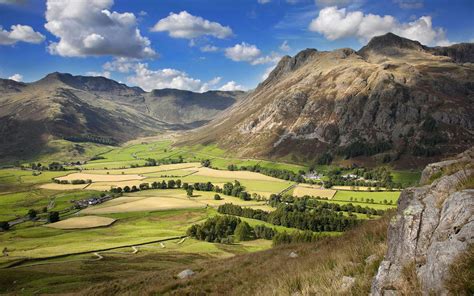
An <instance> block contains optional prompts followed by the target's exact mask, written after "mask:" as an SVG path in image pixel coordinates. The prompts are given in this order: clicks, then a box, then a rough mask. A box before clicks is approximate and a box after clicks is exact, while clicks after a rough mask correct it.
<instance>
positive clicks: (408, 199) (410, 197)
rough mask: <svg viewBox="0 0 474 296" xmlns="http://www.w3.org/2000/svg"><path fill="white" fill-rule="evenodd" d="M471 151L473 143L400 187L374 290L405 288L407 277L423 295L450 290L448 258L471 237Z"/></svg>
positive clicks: (473, 199) (473, 223) (473, 232)
mask: <svg viewBox="0 0 474 296" xmlns="http://www.w3.org/2000/svg"><path fill="white" fill-rule="evenodd" d="M473 153H474V148H473V149H470V150H469V151H466V152H465V153H463V154H461V155H459V156H458V157H457V158H456V159H455V160H451V161H445V162H441V163H437V164H433V165H430V166H428V167H427V168H426V169H425V171H424V172H423V178H424V179H425V180H430V179H433V178H436V177H438V178H437V179H436V180H434V181H433V182H432V184H430V185H425V186H422V187H417V188H409V189H406V190H404V191H403V192H402V194H401V196H400V199H399V202H398V210H397V215H396V216H395V217H394V218H393V220H392V221H391V223H390V226H389V229H388V251H387V254H386V256H385V258H384V260H383V261H382V262H381V264H380V266H379V270H378V273H377V275H376V276H375V278H374V281H373V284H372V295H399V294H403V293H406V292H407V289H410V288H409V284H407V282H412V283H413V282H416V283H417V285H419V289H421V292H422V294H424V295H447V294H448V291H447V290H446V287H445V281H446V280H447V278H448V276H449V268H450V266H451V264H452V262H453V261H454V260H455V259H456V257H457V256H459V255H460V254H461V253H463V252H464V251H466V250H467V248H468V246H469V245H470V244H472V243H474V218H473V217H474V189H473V188H472V185H469V184H472V178H473V177H474V159H473V157H472V156H473ZM440 172H441V173H440ZM469 187H471V188H469ZM410 276H412V277H415V278H410ZM412 292H415V291H412Z"/></svg>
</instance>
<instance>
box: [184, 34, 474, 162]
mask: <svg viewBox="0 0 474 296" xmlns="http://www.w3.org/2000/svg"><path fill="white" fill-rule="evenodd" d="M471 52H474V47H473V46H471V45H469V44H467V45H459V46H452V47H449V48H435V49H432V48H428V47H426V46H423V45H421V44H420V43H419V42H416V41H412V40H409V39H405V38H401V37H399V36H396V35H394V34H387V35H384V36H380V37H375V38H373V39H372V40H371V41H370V42H369V43H368V44H367V45H366V46H364V47H363V48H362V49H361V50H359V51H354V50H352V49H347V48H346V49H339V50H334V51H330V52H323V51H318V50H315V49H306V50H303V51H301V52H300V53H298V54H297V55H296V56H294V57H289V56H286V57H284V58H282V60H281V61H280V62H279V64H278V65H277V66H276V68H275V69H274V70H273V72H272V73H271V74H270V75H269V77H268V78H267V79H266V80H265V81H264V82H262V83H261V84H260V85H259V86H258V87H257V88H256V89H255V90H254V91H253V92H252V93H250V94H249V95H248V96H247V97H246V98H245V99H244V100H242V101H241V102H240V103H238V104H236V105H235V106H234V107H233V108H231V109H229V112H226V113H225V114H223V115H222V116H221V117H218V118H216V119H215V120H214V121H213V122H212V123H211V124H210V125H209V126H207V127H206V128H203V129H202V130H200V131H198V132H197V133H196V134H195V135H194V136H192V137H187V140H188V141H192V140H194V141H195V142H216V143H218V144H220V145H221V146H223V147H225V148H228V149H231V150H234V151H235V152H236V153H238V154H240V155H242V156H244V155H246V156H249V155H250V156H252V155H253V156H263V157H272V156H275V157H282V156H287V155H289V154H292V155H295V156H298V157H300V159H301V160H303V161H307V160H310V159H315V158H317V157H318V156H319V155H321V154H322V153H325V152H330V153H332V154H333V156H336V155H335V154H338V155H341V156H343V157H347V158H354V157H357V156H373V155H377V154H378V156H377V157H379V158H380V159H383V158H384V159H385V160H386V161H394V160H398V159H399V158H400V156H403V155H409V156H411V157H414V158H416V157H420V158H424V157H431V156H434V155H443V154H444V155H446V154H450V155H455V154H456V153H459V152H461V151H463V150H465V149H467V148H468V147H470V146H471V145H472V143H473V142H474V132H473V131H474V115H473V114H474V107H473V106H474V104H473V102H474V101H473V100H474V80H473V77H474V66H473V65H472V63H464V62H466V61H470V60H471V57H472V54H471ZM384 154H386V155H384ZM425 160H426V162H425V163H424V165H426V163H430V162H433V159H425ZM412 162H413V159H411V160H409V161H405V164H407V163H412Z"/></svg>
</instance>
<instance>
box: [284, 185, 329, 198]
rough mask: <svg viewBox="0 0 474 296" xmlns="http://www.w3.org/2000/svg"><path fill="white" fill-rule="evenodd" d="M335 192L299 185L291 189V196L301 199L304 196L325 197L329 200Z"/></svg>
mask: <svg viewBox="0 0 474 296" xmlns="http://www.w3.org/2000/svg"><path fill="white" fill-rule="evenodd" d="M336 192H337V191H336V190H332V189H324V188H321V187H319V186H314V185H307V184H299V185H298V186H296V187H295V188H294V189H293V195H294V196H298V197H303V196H305V195H308V196H313V197H317V196H319V197H323V198H324V197H325V198H328V199H331V198H333V197H334V195H335V194H336Z"/></svg>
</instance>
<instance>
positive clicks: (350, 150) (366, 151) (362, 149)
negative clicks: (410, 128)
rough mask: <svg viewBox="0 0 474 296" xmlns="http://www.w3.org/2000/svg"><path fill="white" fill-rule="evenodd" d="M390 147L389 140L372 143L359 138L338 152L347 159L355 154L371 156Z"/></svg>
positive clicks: (355, 155)
mask: <svg viewBox="0 0 474 296" xmlns="http://www.w3.org/2000/svg"><path fill="white" fill-rule="evenodd" d="M390 149H392V143H391V142H387V141H377V142H375V143H373V144H372V143H369V142H367V141H365V140H359V141H355V142H353V143H351V144H350V145H348V146H346V147H344V148H342V149H339V150H338V154H340V155H342V156H344V157H345V158H346V159H349V158H353V157H357V156H372V155H375V154H378V153H382V152H384V151H387V150H390Z"/></svg>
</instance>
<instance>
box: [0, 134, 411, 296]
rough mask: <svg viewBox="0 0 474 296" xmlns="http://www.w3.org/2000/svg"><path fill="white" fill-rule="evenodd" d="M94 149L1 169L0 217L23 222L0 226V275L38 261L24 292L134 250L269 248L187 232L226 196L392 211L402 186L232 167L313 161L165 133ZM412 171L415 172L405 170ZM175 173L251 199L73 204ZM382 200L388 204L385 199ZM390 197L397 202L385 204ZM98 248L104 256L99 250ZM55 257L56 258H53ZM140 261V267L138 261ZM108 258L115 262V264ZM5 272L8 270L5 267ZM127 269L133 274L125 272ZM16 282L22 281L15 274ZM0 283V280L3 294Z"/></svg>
mask: <svg viewBox="0 0 474 296" xmlns="http://www.w3.org/2000/svg"><path fill="white" fill-rule="evenodd" d="M94 149H95V148H94ZM95 151H97V152H98V153H97V155H95V157H94V158H96V160H93V161H88V162H87V163H86V164H81V165H68V166H66V167H65V168H66V171H41V172H37V171H31V170H27V169H25V170H20V169H0V221H14V220H16V221H18V222H19V223H18V224H15V225H13V226H12V228H11V230H10V231H6V232H0V248H2V249H5V248H6V250H7V253H8V256H4V257H0V277H1V276H5V274H7V273H2V271H3V270H2V269H1V267H5V266H7V265H9V264H12V263H15V262H19V261H20V260H25V259H38V261H29V260H26V261H25V262H23V263H22V264H21V265H20V266H19V267H18V268H15V271H19V272H30V271H32V270H35V272H34V275H35V278H34V279H30V278H28V277H26V278H25V281H24V283H22V287H23V288H25V290H24V291H23V292H22V293H26V294H35V293H36V294H37V293H38V292H37V289H35V287H38V285H39V284H38V282H36V278H41V279H40V280H41V281H44V282H43V283H42V284H41V285H40V286H48V285H45V284H44V283H46V282H47V283H49V284H51V285H54V286H55V287H63V288H64V289H65V290H64V292H68V291H72V290H74V288H75V287H77V286H79V285H81V286H82V285H83V284H84V281H85V282H89V281H94V280H95V278H93V277H92V276H91V275H90V274H89V275H87V274H86V272H85V271H88V270H89V269H90V270H93V271H94V272H95V271H96V269H97V268H100V267H102V266H105V265H104V264H106V265H107V264H109V265H110V264H123V266H121V268H125V269H127V268H129V267H130V265H129V264H131V263H129V260H130V261H131V259H129V258H138V259H135V260H137V261H136V262H142V261H140V258H154V259H153V261H150V260H148V261H146V262H148V263H147V264H149V265H147V267H143V268H148V267H150V268H151V267H152V268H157V270H160V268H167V267H169V266H183V267H184V266H186V265H187V264H189V262H199V260H209V258H226V257H232V256H235V255H236V254H241V253H247V252H255V251H261V250H265V249H268V248H271V247H272V241H271V240H263V239H255V240H252V241H244V242H234V243H232V244H220V243H211V242H206V241H198V240H195V239H190V238H187V239H182V236H184V235H185V234H186V231H187V229H188V228H189V227H190V226H191V225H193V224H196V223H202V222H204V221H206V219H208V218H210V217H214V216H216V215H220V214H219V213H217V207H219V206H220V205H223V204H226V203H232V204H234V205H239V206H242V207H248V208H252V209H259V210H263V211H267V212H272V211H275V209H276V208H274V207H271V206H270V205H269V204H268V203H267V201H266V200H265V198H269V197H270V195H272V194H279V193H282V192H285V193H289V194H293V195H295V196H304V195H309V196H314V197H317V196H319V197H322V198H328V199H329V200H328V202H333V203H338V204H348V203H352V204H354V205H360V206H361V207H370V208H375V209H384V210H386V209H389V208H393V207H395V206H396V201H397V199H398V196H399V192H368V191H367V192H365V191H351V190H333V189H331V190H328V189H322V188H319V187H318V186H312V185H308V184H296V183H295V182H292V181H286V180H282V179H277V178H273V177H270V176H267V175H264V174H261V173H255V172H250V171H229V170H228V169H227V167H228V166H229V165H230V164H234V165H238V166H252V165H259V166H262V167H265V168H272V169H278V170H289V171H292V172H294V173H297V172H299V171H300V170H306V169H307V168H306V167H304V166H299V165H295V164H289V163H276V162H271V161H266V160H255V159H237V158H235V156H233V155H227V154H226V153H225V152H224V151H223V150H220V149H219V148H217V147H214V146H193V147H173V146H171V142H169V141H159V142H142V143H133V144H132V145H129V146H124V147H107V149H105V148H104V149H96V150H95ZM147 158H153V159H155V160H157V161H159V162H160V163H164V164H161V165H158V166H147V167H144V166H142V167H135V166H137V165H144V164H145V162H146V159H147ZM69 160H70V159H69ZM73 160H74V159H73ZM73 160H70V161H73ZM203 160H210V163H211V167H213V168H218V169H213V168H208V167H203V166H202V165H201V161H203ZM176 162H177V163H176ZM166 163H170V164H166ZM132 166H133V167H132ZM322 169H323V168H322ZM324 169H326V170H329V169H330V168H329V167H327V168H324ZM399 176H400V177H401V178H408V177H407V175H403V172H401V173H399ZM411 177H413V176H409V178H411ZM52 179H57V180H68V181H72V180H78V179H80V180H91V182H92V183H91V184H79V185H72V184H57V183H55V182H53V180H52ZM178 179H179V180H181V182H182V184H184V183H188V184H193V183H207V182H211V183H212V184H214V185H215V186H219V187H220V188H223V186H224V184H226V183H234V181H236V180H237V181H239V182H240V184H241V185H242V186H244V188H245V191H246V192H248V193H250V195H251V196H252V198H253V199H252V200H250V201H244V200H243V199H240V198H238V197H234V196H228V195H224V194H220V198H221V199H220V200H216V199H215V198H214V196H215V194H216V193H215V192H212V191H210V192H207V191H198V190H194V192H193V195H192V196H191V197H188V196H187V193H186V191H185V190H183V189H150V190H142V191H136V192H128V193H123V194H122V195H121V196H117V197H115V198H113V199H111V200H108V201H106V202H104V203H101V204H97V205H89V206H87V207H86V208H84V209H81V210H79V209H77V208H75V203H74V202H75V201H79V200H87V199H89V200H91V199H92V200H93V199H94V198H98V197H99V196H100V195H101V194H102V195H104V194H110V193H108V192H105V193H104V191H109V190H110V189H111V188H114V187H121V188H124V187H125V186H129V187H132V186H137V187H139V185H140V184H142V183H149V184H151V183H153V182H155V181H156V182H163V181H164V182H166V183H167V182H168V181H170V180H178ZM345 189H346V188H345ZM367 199H368V201H367ZM372 199H373V202H372ZM385 200H386V201H387V204H385V203H384V201H385ZM390 201H391V202H392V204H389V202H390ZM32 209H33V210H35V212H36V215H37V216H36V218H35V219H33V220H29V219H27V218H26V217H27V216H26V215H27V213H28V212H29V211H30V210H32ZM51 211H57V212H59V214H60V221H59V222H56V223H51V224H47V223H46V222H45V221H46V220H47V218H48V214H49V213H50V212H51ZM343 215H345V216H347V215H348V213H347V212H344V213H343ZM355 215H356V216H357V217H358V218H359V219H364V220H365V219H373V218H374V217H368V216H367V215H366V214H361V213H356V214H355ZM240 219H241V220H243V221H245V222H247V223H249V225H251V226H252V227H255V226H257V225H265V226H266V227H269V228H272V229H274V230H275V231H277V232H287V233H291V232H294V231H299V230H296V228H286V227H283V226H278V225H273V224H270V223H267V222H263V221H261V220H255V219H250V218H244V217H240ZM44 226H46V227H44ZM323 233H324V234H325V235H339V234H340V232H323ZM94 254H99V255H100V257H101V258H99V257H98V256H97V255H94ZM52 256H53V257H54V258H50V257H52ZM57 256H60V257H57ZM62 256H64V257H62ZM155 258H156V259H155ZM115 260H117V262H115ZM95 262H100V264H99V263H95ZM150 262H155V263H156V264H155V263H153V264H151V263H150ZM134 264H135V265H137V266H138V265H140V264H142V263H140V264H136V263H134ZM51 266H55V267H56V266H57V267H56V268H59V267H60V268H64V270H67V272H66V271H65V274H64V276H62V275H61V276H60V275H58V274H54V275H53V274H51V273H50V272H49V270H50V268H51ZM110 266H112V265H110ZM110 266H109V268H112V267H110ZM140 267H141V265H140ZM56 268H53V269H54V270H56ZM114 268H116V266H114ZM5 271H7V272H8V271H9V269H5ZM36 271H38V273H36ZM66 273H67V274H66ZM70 274H75V275H76V276H77V278H74V280H73V279H71V278H69V277H70ZM65 276H67V277H68V278H65ZM122 276H127V275H120V277H122ZM26 279H28V280H26ZM15 280H17V281H18V279H16V277H15ZM1 287H2V284H1V280H0V293H1V292H2V290H1V289H2V288H1ZM48 291H49V292H54V291H50V290H48V289H45V290H42V291H40V292H41V293H47V292H48ZM61 291H63V290H61Z"/></svg>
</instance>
